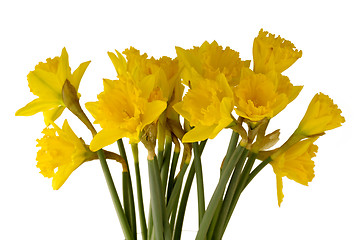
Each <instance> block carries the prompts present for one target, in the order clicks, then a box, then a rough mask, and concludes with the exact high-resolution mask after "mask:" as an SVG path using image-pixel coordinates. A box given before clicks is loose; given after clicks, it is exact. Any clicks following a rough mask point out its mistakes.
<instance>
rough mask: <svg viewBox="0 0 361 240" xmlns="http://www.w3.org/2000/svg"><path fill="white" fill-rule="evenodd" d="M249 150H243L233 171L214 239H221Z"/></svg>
mask: <svg viewBox="0 0 361 240" xmlns="http://www.w3.org/2000/svg"><path fill="white" fill-rule="evenodd" d="M248 152H249V151H248V150H247V149H245V150H244V151H243V153H242V156H241V159H240V160H239V162H238V163H237V164H236V167H235V169H234V171H233V175H232V178H231V180H230V182H229V185H228V188H227V191H226V194H225V197H224V201H223V204H222V208H221V210H220V214H219V216H218V219H215V220H216V224H215V228H214V235H215V237H213V239H219V234H220V232H221V230H222V227H223V225H224V222H225V220H226V217H227V213H228V209H229V207H230V205H231V203H232V199H233V196H234V194H235V192H236V189H237V186H238V183H239V182H240V180H241V177H242V168H243V165H244V163H245V160H246V157H247V155H248ZM211 236H213V232H212V233H211Z"/></svg>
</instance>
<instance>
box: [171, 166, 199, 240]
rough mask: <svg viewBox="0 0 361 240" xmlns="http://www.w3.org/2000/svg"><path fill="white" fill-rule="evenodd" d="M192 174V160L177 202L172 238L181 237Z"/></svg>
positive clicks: (175, 239) (174, 239) (193, 170)
mask: <svg viewBox="0 0 361 240" xmlns="http://www.w3.org/2000/svg"><path fill="white" fill-rule="evenodd" d="M194 174H195V169H194V162H193V163H192V165H191V168H190V169H189V173H188V177H187V181H186V183H185V185H184V189H183V194H182V199H181V201H180V204H179V208H178V215H177V220H176V224H175V228H174V233H173V240H179V239H180V238H181V233H182V227H183V220H184V214H185V211H186V207H187V201H188V197H189V192H190V190H191V187H192V182H193V178H194ZM173 214H175V213H173Z"/></svg>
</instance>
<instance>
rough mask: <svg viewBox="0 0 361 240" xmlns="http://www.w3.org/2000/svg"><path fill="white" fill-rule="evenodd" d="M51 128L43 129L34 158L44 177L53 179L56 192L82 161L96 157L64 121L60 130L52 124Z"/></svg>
mask: <svg viewBox="0 0 361 240" xmlns="http://www.w3.org/2000/svg"><path fill="white" fill-rule="evenodd" d="M53 126H54V128H49V127H47V128H45V129H44V130H43V134H44V136H43V137H42V138H41V139H39V140H37V141H38V144H37V147H41V149H40V150H39V151H38V154H37V157H36V160H37V162H38V163H37V165H36V166H37V167H38V168H40V173H41V174H43V175H44V177H48V178H53V184H52V185H53V189H54V190H58V189H59V188H60V187H61V186H62V185H63V184H64V182H65V181H66V180H67V179H68V177H69V176H70V174H71V173H72V172H73V171H74V170H75V169H77V168H78V167H79V166H80V165H81V164H82V163H83V162H84V161H87V160H92V159H95V158H97V156H96V154H95V153H93V152H91V151H90V150H89V148H88V146H86V145H85V143H84V141H83V140H82V139H80V138H78V137H77V136H76V135H75V133H74V132H73V131H72V129H71V128H70V126H69V124H68V122H67V121H66V120H65V122H64V124H63V127H62V129H60V128H59V127H58V126H57V125H55V124H54V123H53ZM55 169H57V170H56V171H55Z"/></svg>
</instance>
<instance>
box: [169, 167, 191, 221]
mask: <svg viewBox="0 0 361 240" xmlns="http://www.w3.org/2000/svg"><path fill="white" fill-rule="evenodd" d="M188 165H189V164H188V163H184V164H183V167H182V169H181V170H180V172H179V174H178V177H177V182H176V183H175V186H174V189H173V192H172V194H171V197H170V199H169V202H168V205H167V219H169V217H170V214H171V213H172V211H173V210H174V209H175V208H176V207H177V204H178V200H179V195H180V191H181V188H182V183H183V177H184V175H185V172H186V171H187V168H188Z"/></svg>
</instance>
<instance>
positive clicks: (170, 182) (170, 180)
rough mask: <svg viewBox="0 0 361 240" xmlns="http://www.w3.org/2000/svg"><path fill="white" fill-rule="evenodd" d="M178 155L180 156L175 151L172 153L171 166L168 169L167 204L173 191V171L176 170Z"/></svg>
mask: <svg viewBox="0 0 361 240" xmlns="http://www.w3.org/2000/svg"><path fill="white" fill-rule="evenodd" d="M179 154H180V153H179V152H176V151H174V152H173V159H172V165H171V167H170V172H169V177H168V189H167V202H169V198H170V196H171V194H172V191H173V187H174V174H175V170H176V168H177V164H178V159H179Z"/></svg>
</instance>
